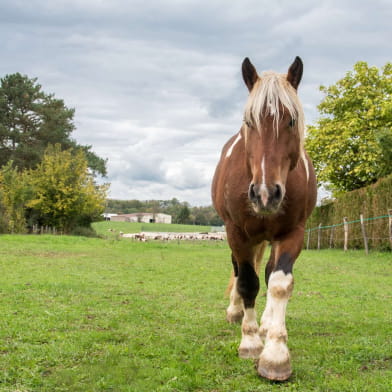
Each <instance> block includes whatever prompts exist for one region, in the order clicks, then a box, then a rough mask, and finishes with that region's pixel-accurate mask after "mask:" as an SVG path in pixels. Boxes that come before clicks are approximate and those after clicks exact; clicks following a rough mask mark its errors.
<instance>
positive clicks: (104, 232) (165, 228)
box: [93, 221, 211, 238]
mask: <svg viewBox="0 0 392 392" xmlns="http://www.w3.org/2000/svg"><path fill="white" fill-rule="evenodd" d="M93 228H94V230H95V231H96V232H97V234H99V235H100V236H102V237H104V238H115V237H118V234H119V232H120V231H121V232H123V233H140V232H141V231H156V232H171V233H176V232H177V233H195V232H208V231H211V226H197V225H179V224H165V223H137V222H110V221H105V222H96V223H94V224H93ZM109 230H112V231H109Z"/></svg>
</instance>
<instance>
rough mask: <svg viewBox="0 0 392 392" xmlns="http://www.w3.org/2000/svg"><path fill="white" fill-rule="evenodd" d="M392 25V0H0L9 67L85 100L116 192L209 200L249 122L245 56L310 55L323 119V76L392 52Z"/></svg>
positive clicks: (310, 83)
mask: <svg viewBox="0 0 392 392" xmlns="http://www.w3.org/2000/svg"><path fill="white" fill-rule="evenodd" d="M391 20H392V5H391V2H390V0H372V1H368V0H336V1H335V0H325V1H323V0H319V1H313V0H300V1H290V0H269V1H265V0H238V1H237V0H230V1H229V0H208V1H207V0H161V1H159V0H141V1H139V0H106V1H105V0H0V34H1V40H0V53H1V61H0V76H1V77H3V76H5V75H6V74H11V73H15V72H20V73H22V74H25V75H27V76H28V77H30V78H33V77H37V78H38V82H39V83H40V84H41V85H42V86H43V90H44V91H45V92H46V93H54V94H55V95H56V97H57V98H61V99H63V100H64V101H65V104H66V105H67V106H68V107H72V108H75V109H76V114H75V125H76V128H77V130H76V131H75V133H74V135H73V136H74V138H75V139H76V140H77V141H78V142H79V143H81V144H91V145H92V146H93V150H94V151H95V152H96V153H97V154H98V155H100V156H102V157H105V158H108V178H107V179H106V181H108V182H110V183H111V191H110V197H112V198H118V199H140V200H146V199H171V198H173V197H176V198H178V199H179V200H181V201H188V202H189V203H190V204H191V205H209V204H210V203H211V202H210V183H211V178H212V175H213V172H214V168H215V165H216V163H217V160H218V158H219V154H220V150H221V148H222V146H223V144H224V143H225V142H226V140H227V139H228V138H229V137H230V136H231V135H232V134H234V133H235V132H237V131H238V130H239V128H240V126H241V121H242V113H243V107H244V104H245V99H246V96H247V90H246V87H245V86H244V84H243V81H242V77H241V73H240V69H241V62H242V60H243V58H244V57H249V58H250V59H251V61H252V62H253V64H254V65H255V66H256V68H257V69H258V70H259V71H260V72H261V71H263V70H271V69H272V70H276V71H279V72H286V71H287V69H288V67H289V65H290V64H291V62H292V61H293V60H294V58H295V56H297V55H299V56H300V57H301V58H302V60H303V62H304V67H305V68H304V77H303V81H302V84H301V86H300V88H299V94H300V97H301V99H302V102H303V105H304V109H305V116H306V120H307V123H308V124H311V123H313V122H314V121H315V120H316V119H317V116H318V114H317V105H318V103H319V102H320V100H321V98H322V95H321V94H320V92H319V89H318V88H319V86H320V85H321V84H323V85H330V84H333V83H335V82H336V81H337V80H338V79H339V78H341V77H343V76H344V74H345V73H346V72H347V71H349V70H350V69H352V66H353V65H354V63H355V62H357V61H359V60H364V61H367V62H368V63H369V64H371V65H376V66H378V67H381V66H382V65H384V64H385V63H386V62H387V61H391V53H392V27H391V26H392V24H391Z"/></svg>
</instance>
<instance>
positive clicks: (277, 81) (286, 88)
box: [244, 71, 308, 175]
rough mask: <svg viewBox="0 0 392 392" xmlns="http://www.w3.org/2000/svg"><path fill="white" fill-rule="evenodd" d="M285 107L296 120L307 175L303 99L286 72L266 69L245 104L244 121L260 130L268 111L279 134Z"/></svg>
mask: <svg viewBox="0 0 392 392" xmlns="http://www.w3.org/2000/svg"><path fill="white" fill-rule="evenodd" d="M282 107H283V110H287V111H288V112H289V113H290V116H291V118H292V119H293V120H295V122H296V124H297V129H298V136H299V141H300V151H301V158H302V160H303V162H304V164H305V168H306V172H307V175H308V161H307V159H306V157H305V149H304V141H305V117H304V112H303V109H302V104H301V101H300V100H299V98H298V95H297V92H296V90H295V89H294V87H293V86H291V84H290V83H289V82H288V81H287V75H285V74H278V73H276V72H272V71H267V72H263V73H262V74H261V77H259V79H258V80H257V81H256V83H255V84H254V86H253V88H252V91H251V92H250V94H249V97H248V100H247V102H246V105H245V112H244V122H245V124H247V125H249V124H251V125H252V126H253V127H254V128H256V129H257V130H258V131H259V132H260V127H261V120H262V118H263V116H265V115H271V116H272V117H273V118H274V127H273V128H274V131H275V132H276V135H277V136H278V132H279V127H278V125H279V121H280V119H281V118H282V115H283V113H282Z"/></svg>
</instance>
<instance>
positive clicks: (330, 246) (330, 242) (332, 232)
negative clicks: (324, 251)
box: [329, 226, 335, 249]
mask: <svg viewBox="0 0 392 392" xmlns="http://www.w3.org/2000/svg"><path fill="white" fill-rule="evenodd" d="M334 231H335V226H332V227H331V235H330V237H329V248H330V249H332V246H333V235H334Z"/></svg>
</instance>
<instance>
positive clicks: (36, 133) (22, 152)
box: [0, 73, 106, 176]
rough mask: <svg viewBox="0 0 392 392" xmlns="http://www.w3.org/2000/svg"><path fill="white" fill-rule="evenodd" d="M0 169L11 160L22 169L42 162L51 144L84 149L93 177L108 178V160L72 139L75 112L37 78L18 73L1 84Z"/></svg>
mask: <svg viewBox="0 0 392 392" xmlns="http://www.w3.org/2000/svg"><path fill="white" fill-rule="evenodd" d="M0 82H1V83H0V166H2V165H4V164H6V163H7V162H8V161H9V160H12V161H13V162H14V164H15V165H16V166H17V167H18V169H19V170H24V169H30V168H34V167H36V166H37V164H38V163H39V162H40V161H41V158H42V156H43V154H44V151H45V149H46V147H47V146H48V145H49V144H56V143H58V144H60V145H61V146H62V148H63V149H70V148H72V149H73V151H74V153H75V154H76V153H77V152H78V151H79V150H82V151H83V152H84V154H85V155H86V158H87V160H88V164H89V167H90V169H91V170H92V172H93V173H94V174H101V175H103V176H104V175H106V161H105V160H104V159H102V158H100V157H98V156H97V155H95V154H94V153H93V152H92V151H91V146H81V145H78V144H77V143H76V142H75V140H73V139H71V137H70V136H71V133H72V132H73V131H74V129H75V126H74V123H73V116H74V113H75V111H74V109H69V108H67V107H66V106H65V104H64V102H63V101H62V100H61V99H56V98H55V97H54V95H53V94H45V93H44V92H43V91H42V89H41V85H39V84H38V83H37V79H35V78H34V79H29V78H28V77H27V76H23V75H21V74H19V73H16V74H12V75H7V76H5V77H4V78H2V79H1V81H0Z"/></svg>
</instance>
